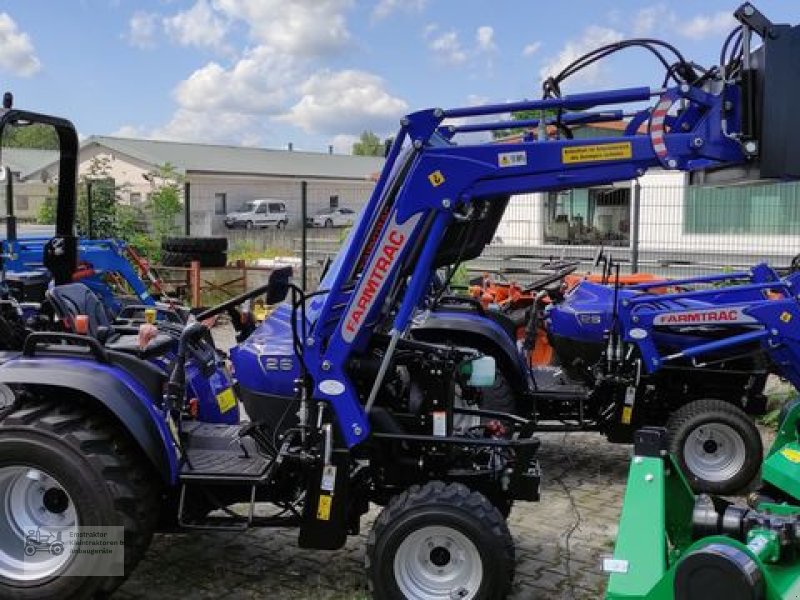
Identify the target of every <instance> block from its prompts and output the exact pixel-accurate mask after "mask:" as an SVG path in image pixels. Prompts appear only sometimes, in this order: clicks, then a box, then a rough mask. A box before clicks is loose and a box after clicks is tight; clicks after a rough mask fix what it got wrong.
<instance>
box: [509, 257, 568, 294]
mask: <svg viewBox="0 0 800 600" xmlns="http://www.w3.org/2000/svg"><path fill="white" fill-rule="evenodd" d="M577 270H578V265H577V264H574V265H570V266H568V267H565V268H563V269H561V270H559V271H555V272H554V273H553V274H552V275H546V276H544V277H542V278H541V279H537V280H536V281H535V282H534V283H533V284H532V285H530V286H528V287H526V288H523V290H522V293H523V294H530V293H531V292H533V291H535V290H543V289H544V288H546V287H548V286H549V285H552V284H554V283H556V282H557V281H560V280H562V279H564V278H565V277H566V276H567V275H571V274H572V273H574V272H575V271H577Z"/></svg>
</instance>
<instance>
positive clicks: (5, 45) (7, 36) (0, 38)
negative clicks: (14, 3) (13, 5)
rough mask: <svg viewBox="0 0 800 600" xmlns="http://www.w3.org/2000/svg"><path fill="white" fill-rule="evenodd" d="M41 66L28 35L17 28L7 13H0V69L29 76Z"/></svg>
mask: <svg viewBox="0 0 800 600" xmlns="http://www.w3.org/2000/svg"><path fill="white" fill-rule="evenodd" d="M41 68H42V63H41V61H40V60H39V57H38V56H36V50H35V49H34V47H33V42H31V38H30V36H28V34H27V33H25V32H24V31H20V30H19V28H18V27H17V24H16V22H15V21H14V19H12V18H11V16H10V15H9V14H8V13H0V69H4V70H6V71H10V72H11V73H13V74H14V75H19V76H21V77H30V76H31V75H34V74H36V73H38V72H39V70H40V69H41Z"/></svg>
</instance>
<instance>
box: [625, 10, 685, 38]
mask: <svg viewBox="0 0 800 600" xmlns="http://www.w3.org/2000/svg"><path fill="white" fill-rule="evenodd" d="M674 21H675V13H673V12H672V11H671V10H669V9H668V8H667V7H666V6H664V5H663V4H656V5H654V6H648V7H647V8H643V9H641V10H640V11H639V12H637V13H636V15H635V16H634V17H633V26H632V29H631V31H632V33H633V35H635V36H646V35H649V34H651V33H652V32H653V31H656V30H658V29H661V30H663V29H664V26H665V25H668V24H672V23H674Z"/></svg>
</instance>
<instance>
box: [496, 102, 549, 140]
mask: <svg viewBox="0 0 800 600" xmlns="http://www.w3.org/2000/svg"><path fill="white" fill-rule="evenodd" d="M542 116H544V118H545V119H546V118H548V117H555V116H556V111H554V110H552V109H548V110H545V111H541V110H518V111H516V112H513V113H511V120H512V121H530V120H532V119H541V118H542ZM529 129H530V128H521V127H514V128H511V129H500V130H498V131H493V132H492V137H494V139H498V138H504V137H508V136H510V135H515V134H518V133H523V132H525V131H528V130H529Z"/></svg>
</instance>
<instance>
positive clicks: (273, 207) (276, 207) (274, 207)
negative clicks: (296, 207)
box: [269, 202, 286, 214]
mask: <svg viewBox="0 0 800 600" xmlns="http://www.w3.org/2000/svg"><path fill="white" fill-rule="evenodd" d="M269 212H270V213H271V214H275V213H283V212H286V207H285V206H284V205H283V204H278V203H277V202H276V203H274V204H270V205H269Z"/></svg>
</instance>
